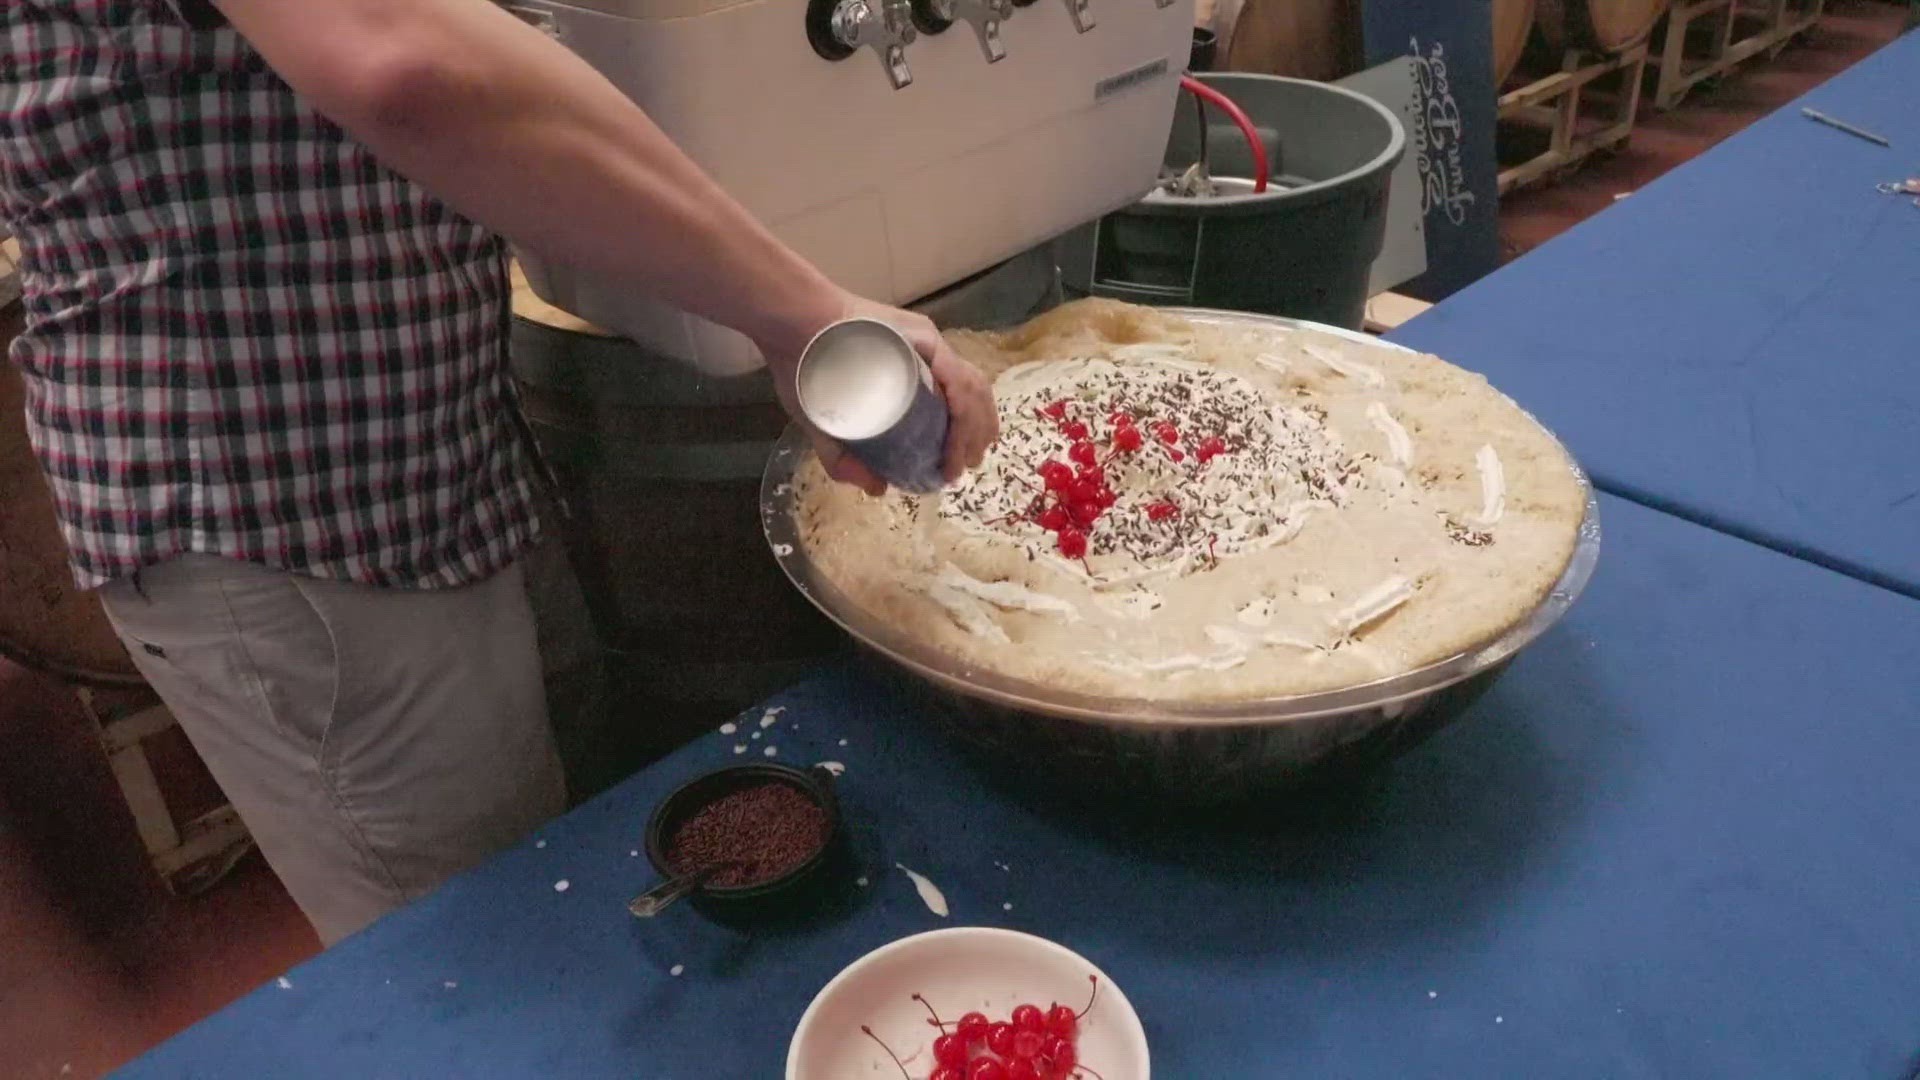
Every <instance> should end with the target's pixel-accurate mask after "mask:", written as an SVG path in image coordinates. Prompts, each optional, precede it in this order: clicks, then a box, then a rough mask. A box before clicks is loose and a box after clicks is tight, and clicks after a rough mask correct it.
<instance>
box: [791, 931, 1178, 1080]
mask: <svg viewBox="0 0 1920 1080" xmlns="http://www.w3.org/2000/svg"><path fill="white" fill-rule="evenodd" d="M1088 976H1092V977H1094V978H1096V979H1098V980H1099V981H1100V995H1099V997H1098V999H1097V1000H1096V1001H1095V1002H1094V1006H1093V1011H1092V1012H1090V1013H1088V1014H1087V1015H1086V1017H1085V1018H1084V1019H1082V1020H1081V1021H1080V1034H1079V1040H1078V1047H1077V1048H1078V1050H1079V1052H1080V1060H1081V1061H1084V1062H1086V1063H1087V1064H1088V1065H1089V1066H1091V1067H1092V1068H1095V1069H1098V1070H1100V1075H1102V1076H1104V1077H1106V1078H1107V1080H1148V1075H1149V1071H1148V1067H1147V1035H1146V1032H1145V1031H1143V1030H1142V1029H1141V1027H1140V1018H1139V1017H1138V1016H1137V1015H1135V1014H1134V1011H1133V1005H1132V1004H1131V1003H1130V1002H1128V1001H1127V996H1126V995H1125V994H1123V993H1121V992H1120V988H1119V987H1118V986H1115V985H1114V983H1113V980H1111V979H1109V978H1107V976H1106V973H1105V972H1103V971H1101V970H1100V969H1099V968H1097V967H1094V966H1093V965H1092V964H1091V963H1088V962H1087V960H1086V958H1084V957H1082V956H1080V955H1079V954H1078V953H1075V952H1074V951H1073V950H1071V949H1068V948H1066V947H1064V946H1061V945H1055V944H1054V943H1053V942H1051V941H1047V940H1045V939H1043V938H1037V937H1034V936H1032V935H1031V934H1022V933H1018V932H1016V931H1013V930H999V929H995V928H992V927H984V926H961V927H955V928H953V929H951V930H935V931H933V932H931V933H926V934H918V935H915V936H913V937H909V938H902V939H900V940H899V941H896V942H894V943H893V944H891V945H883V946H881V947H880V948H878V949H875V950H874V951H872V952H870V953H868V954H867V955H865V956H863V957H861V958H860V959H858V960H856V961H854V962H853V963H852V964H851V965H849V966H848V967H847V969H846V970H845V971H842V972H841V973H840V974H839V975H837V976H835V977H834V979H833V981H832V982H830V983H828V984H827V985H826V987H825V988H824V989H822V990H821V991H820V993H819V994H818V995H817V996H815V997H814V999H813V1004H811V1005H809V1006H807V1011H806V1014H805V1015H803V1016H802V1017H801V1018H800V1026H799V1027H798V1028H797V1029H795V1031H794V1033H793V1042H792V1043H791V1044H790V1045H789V1046H788V1048H787V1080H849V1078H853V1080H866V1078H874V1080H897V1078H898V1077H899V1075H900V1071H899V1070H898V1069H896V1068H894V1065H893V1062H892V1061H891V1060H889V1059H888V1057H887V1054H886V1051H884V1050H882V1049H881V1048H880V1047H879V1046H877V1045H875V1043H874V1041H873V1040H872V1039H869V1038H867V1037H866V1036H865V1035H864V1034H862V1033H861V1031H860V1028H861V1026H862V1025H865V1026H867V1027H870V1028H872V1029H873V1033H874V1034H875V1035H878V1036H880V1038H882V1039H884V1040H886V1042H887V1045H888V1046H891V1047H892V1048H893V1050H894V1052H895V1053H897V1054H899V1055H900V1057H901V1059H902V1060H903V1061H905V1062H906V1065H907V1071H908V1073H909V1074H910V1075H911V1076H913V1077H914V1078H915V1080H924V1078H925V1077H926V1076H927V1075H928V1074H929V1073H931V1072H932V1071H933V1068H934V1064H933V1040H934V1036H935V1034H936V1033H935V1031H934V1029H933V1027H932V1026H931V1025H929V1024H928V1023H927V1011H926V1009H924V1008H922V1007H921V1005H920V1003H919V1002H916V1001H914V1000H913V995H914V994H920V995H921V996H923V997H925V998H926V999H927V1000H928V1001H929V1002H931V1003H932V1005H933V1007H934V1008H935V1009H937V1010H939V1012H940V1018H941V1019H942V1020H945V1021H947V1022H949V1023H952V1022H953V1021H955V1020H958V1019H959V1018H960V1017H961V1015H962V1014H964V1013H967V1012H973V1011H978V1012H983V1013H986V1014H987V1016H988V1017H990V1018H992V1019H994V1020H1005V1019H1007V1018H1008V1017H1009V1016H1011V1015H1012V1014H1013V1008H1014V1006H1016V1005H1023V1004H1033V1005H1038V1006H1040V1007H1041V1008H1042V1009H1045V1008H1047V1007H1048V1006H1050V1005H1052V1004H1054V1003H1055V1002H1059V1003H1060V1004H1063V1005H1071V1006H1073V1007H1074V1008H1075V1009H1080V1008H1083V1007H1084V1006H1085V1005H1086V1002H1087V993H1088V991H1090V990H1091V989H1092V984H1091V983H1090V982H1089V981H1088ZM1083 1075H1084V1074H1083Z"/></svg>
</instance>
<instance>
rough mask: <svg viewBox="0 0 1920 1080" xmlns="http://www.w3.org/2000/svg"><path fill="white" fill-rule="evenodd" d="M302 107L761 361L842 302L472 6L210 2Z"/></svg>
mask: <svg viewBox="0 0 1920 1080" xmlns="http://www.w3.org/2000/svg"><path fill="white" fill-rule="evenodd" d="M220 3H221V7H222V8H223V9H224V10H225V11H226V12H227V14H228V16H229V18H231V19H232V20H233V22H234V24H235V26H236V27H237V28H238V29H239V30H240V31H241V33H243V34H245V35H246V36H247V38H248V39H249V40H250V41H251V42H252V43H253V44H254V46H255V47H256V48H258V49H259V50H260V52H261V53H262V55H263V56H265V57H266V59H267V61H268V63H270V64H272V65H273V66H274V68H275V70H276V71H278V72H279V73H280V74H281V76H282V77H283V78H285V79H287V81H288V82H289V83H290V84H292V85H293V87H294V88H295V89H296V90H298V91H300V92H301V93H302V94H303V95H305V96H306V97H307V98H308V99H309V100H310V101H312V102H313V103H314V105H315V107H316V108H318V109H319V110H320V111H321V112H322V113H324V114H326V115H327V116H328V117H329V118H330V119H332V120H334V121H335V122H336V123H338V124H340V125H341V126H342V127H343V128H345V129H346V130H347V131H348V132H349V133H350V134H352V135H353V136H354V137H355V138H356V139H358V140H360V141H361V142H363V143H365V144H366V145H367V146H368V147H369V148H370V149H371V150H372V151H373V152H374V153H375V154H376V155H377V156H379V157H380V158H381V160H382V161H383V162H385V163H386V164H388V165H389V166H390V167H391V168H393V169H395V170H396V171H398V172H400V173H401V174H403V175H405V176H407V177H409V178H410V179H412V180H414V181H416V182H418V183H420V184H421V185H423V186H425V187H427V188H428V189H429V190H431V191H433V192H434V193H435V194H436V195H438V196H440V197H441V198H442V199H444V200H446V201H447V202H448V203H449V204H450V205H452V206H453V207H455V208H456V209H458V210H460V211H461V212H462V213H464V214H466V215H467V216H469V217H471V218H473V219H474V220H476V221H478V222H480V223H481V224H483V225H486V226H487V227H489V228H491V229H493V230H495V231H497V232H499V233H501V234H502V235H504V236H506V237H508V238H509V239H511V240H513V241H514V242H515V243H518V244H521V245H523V246H525V247H528V248H530V249H533V250H537V251H540V252H542V253H543V254H546V255H549V256H552V257H555V258H558V259H562V260H565V261H568V262H572V263H575V264H577V265H580V266H582V267H584V268H586V269H589V270H593V271H597V272H600V273H604V274H606V275H608V276H609V277H611V278H614V279H616V280H619V281H621V282H622V283H624V284H627V285H629V286H630V287H632V288H633V289H635V290H636V291H641V292H646V293H649V294H652V295H654V296H657V297H659V298H661V299H663V300H666V301H668V302H670V303H672V304H674V305H675V306H677V307H680V308H683V309H685V310H688V311H691V312H694V313H695V314H698V315H702V316H704V317H707V318H710V319H712V320H713V321H715V322H718V323H721V324H722V325H726V326H731V327H733V328H735V329H737V330H740V331H741V332H743V333H745V334H747V335H748V336H749V337H751V338H753V339H754V340H755V341H757V342H759V343H760V344H761V346H762V348H763V349H765V350H766V351H768V352H769V353H770V354H774V355H782V356H785V355H790V354H792V353H796V352H797V350H798V344H799V342H797V341H796V339H797V338H801V337H804V336H805V335H806V334H807V333H809V332H810V331H811V329H813V328H817V327H818V326H820V325H822V324H823V323H825V322H828V321H831V320H832V319H835V318H838V317H840V315H842V314H843V313H844V306H845V302H846V298H845V295H844V294H843V293H841V292H840V291H839V290H838V289H836V288H835V287H834V286H833V285H832V284H831V283H830V282H828V281H826V280H825V278H824V277H823V276H822V275H821V274H820V273H819V272H818V271H817V270H816V269H815V268H814V267H812V266H811V264H809V263H808V262H807V261H806V260H804V259H802V258H801V257H800V256H798V255H797V254H795V253H794V252H793V251H792V250H791V249H789V248H787V247H786V246H785V245H784V244H782V243H780V242H779V241H778V240H777V239H776V238H774V237H773V236H772V235H771V234H770V233H769V232H768V231H767V230H766V229H765V228H764V227H763V226H761V225H760V224H759V223H758V222H757V221H755V220H754V219H753V217H752V215H750V214H748V213H747V212H746V211H745V210H744V209H743V208H742V207H740V206H739V205H738V204H737V203H736V202H734V201H733V200H732V199H731V198H729V197H727V196H726V195H725V193H724V192H722V191H721V190H720V189H719V188H718V186H717V185H715V184H714V183H713V181H712V180H711V179H709V178H708V177H707V176H706V175H705V174H704V173H703V172H701V170H700V169H699V168H698V167H697V166H695V165H694V164H693V162H691V161H690V160H688V158H687V157H686V156H685V155H684V154H682V153H681V152H680V150H679V149H678V148H677V147H675V146H674V145H673V143H672V141H671V140H669V139H668V138H667V137H666V136H665V135H664V134H663V133H662V132H661V131H660V129H659V128H658V127H657V126H655V125H654V124H653V123H652V121H650V120H649V119H648V118H647V117H646V115H645V114H644V113H643V112H642V111H641V110H640V109H639V108H638V107H636V106H635V105H634V104H633V103H632V102H630V101H629V100H628V99H627V98H626V97H625V95H623V94H621V93H620V91H619V90H617V89H616V88H615V87H613V86H612V85H611V84H609V83H608V82H607V81H606V80H605V79H603V78H601V77H600V76H599V75H598V74H597V73H596V72H594V71H593V70H592V69H591V68H590V67H588V66H587V65H586V64H585V63H584V62H582V61H580V60H579V59H578V58H576V57H575V56H573V55H572V54H571V53H569V52H568V51H566V50H565V49H564V48H563V47H561V46H560V45H559V44H557V43H555V42H553V41H550V40H549V39H547V38H546V37H545V36H544V35H542V34H540V33H538V32H537V31H534V30H532V29H531V28H530V27H527V26H525V25H523V24H521V23H520V22H519V21H518V20H516V19H514V18H513V17H512V16H511V15H508V14H506V13H505V12H502V11H500V10H498V9H497V8H495V7H494V6H493V5H492V4H489V3H484V2H481V0H307V2H303V3H299V4H289V3H287V2H286V0H220Z"/></svg>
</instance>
